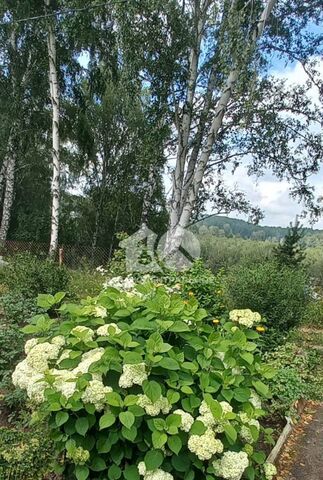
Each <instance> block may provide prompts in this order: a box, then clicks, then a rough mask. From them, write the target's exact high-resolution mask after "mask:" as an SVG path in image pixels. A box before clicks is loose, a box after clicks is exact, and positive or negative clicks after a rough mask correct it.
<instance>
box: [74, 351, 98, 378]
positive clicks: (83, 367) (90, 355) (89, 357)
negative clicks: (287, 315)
mask: <svg viewBox="0 0 323 480" xmlns="http://www.w3.org/2000/svg"><path fill="white" fill-rule="evenodd" d="M103 354H104V348H93V350H89V351H88V352H85V353H83V355H82V359H81V361H80V363H79V364H78V366H77V367H76V368H74V370H73V372H74V374H76V375H77V374H80V373H87V372H88V371H89V368H90V366H91V365H92V364H93V363H95V362H98V361H99V360H101V358H102V356H103Z"/></svg>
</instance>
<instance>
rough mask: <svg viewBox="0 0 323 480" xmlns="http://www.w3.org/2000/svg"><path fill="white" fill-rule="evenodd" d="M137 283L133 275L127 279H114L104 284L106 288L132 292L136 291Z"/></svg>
mask: <svg viewBox="0 0 323 480" xmlns="http://www.w3.org/2000/svg"><path fill="white" fill-rule="evenodd" d="M135 285H136V282H135V281H134V279H133V277H132V276H131V275H128V277H126V278H122V277H113V278H110V279H109V280H107V281H106V282H105V283H104V284H103V287H104V288H108V287H113V288H116V289H117V290H121V291H123V292H130V291H131V290H133V289H134V287H135Z"/></svg>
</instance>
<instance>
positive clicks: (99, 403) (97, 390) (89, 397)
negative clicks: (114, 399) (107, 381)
mask: <svg viewBox="0 0 323 480" xmlns="http://www.w3.org/2000/svg"><path fill="white" fill-rule="evenodd" d="M112 391H113V390H112V388H111V387H106V386H105V385H104V384H103V382H102V380H91V381H90V382H89V385H88V386H87V387H86V389H85V391H84V393H83V395H82V397H81V398H82V400H83V402H84V403H92V404H93V405H94V406H95V409H96V410H97V411H98V412H100V411H101V410H103V409H104V407H105V405H106V394H107V393H111V392H112Z"/></svg>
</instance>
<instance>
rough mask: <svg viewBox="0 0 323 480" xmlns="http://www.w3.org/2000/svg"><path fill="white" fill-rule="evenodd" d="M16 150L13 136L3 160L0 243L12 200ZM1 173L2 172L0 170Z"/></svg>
mask: <svg viewBox="0 0 323 480" xmlns="http://www.w3.org/2000/svg"><path fill="white" fill-rule="evenodd" d="M16 155H17V153H16V151H15V146H14V143H13V138H12V136H11V138H10V139H9V145H8V153H7V157H6V158H5V160H4V166H5V167H6V168H5V173H4V175H5V179H6V184H5V188H4V197H3V206H2V218H1V225H0V244H1V245H3V244H4V243H5V241H6V240H7V235H8V230H9V225H10V217H11V208H12V204H13V200H14V186H15V169H16V160H17V159H16ZM1 173H2V172H1Z"/></svg>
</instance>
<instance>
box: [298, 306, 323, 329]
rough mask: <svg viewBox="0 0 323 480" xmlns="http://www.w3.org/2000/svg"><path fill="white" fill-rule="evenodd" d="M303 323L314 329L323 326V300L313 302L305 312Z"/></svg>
mask: <svg viewBox="0 0 323 480" xmlns="http://www.w3.org/2000/svg"><path fill="white" fill-rule="evenodd" d="M303 321H304V323H305V324H307V325H311V326H313V327H321V328H322V326H323V300H322V299H320V300H316V301H311V302H310V303H309V304H308V305H307V308H306V310H305V313H304V318H303Z"/></svg>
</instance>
